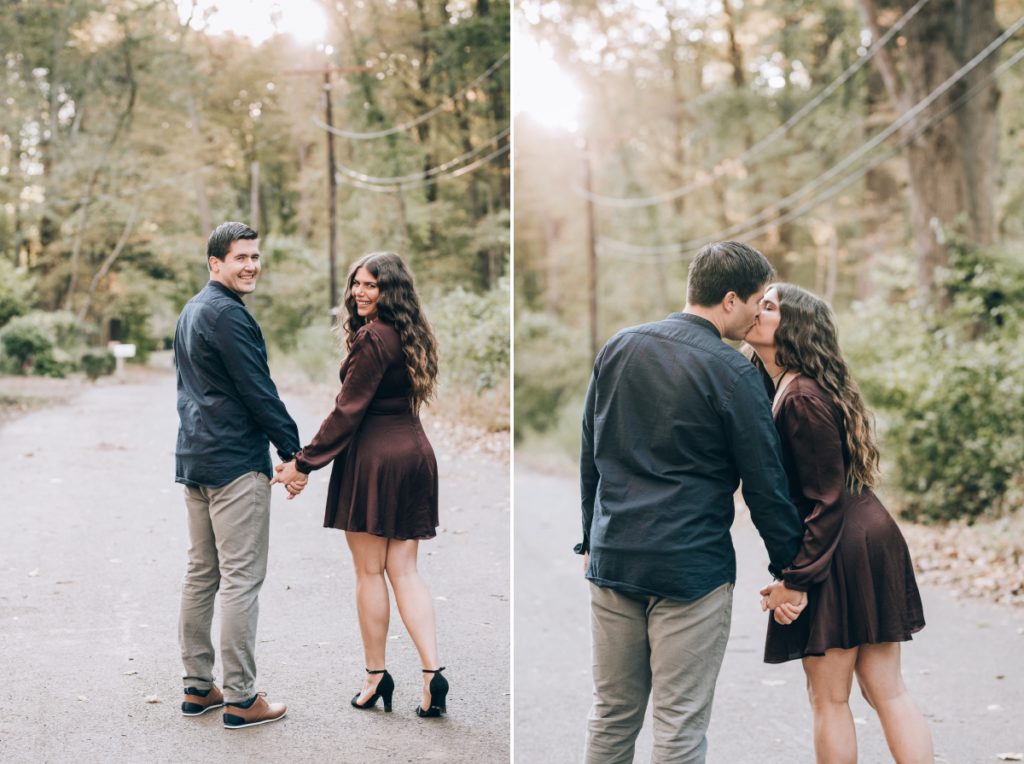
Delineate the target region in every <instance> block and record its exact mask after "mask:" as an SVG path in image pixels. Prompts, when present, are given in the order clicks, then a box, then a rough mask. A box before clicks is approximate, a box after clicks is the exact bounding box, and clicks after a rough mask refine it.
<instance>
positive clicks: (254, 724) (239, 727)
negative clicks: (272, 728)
mask: <svg viewBox="0 0 1024 764" xmlns="http://www.w3.org/2000/svg"><path fill="white" fill-rule="evenodd" d="M287 715H288V712H287V711H285V712H284V713H283V714H281V715H280V716H275V717H274V718H273V719H264V720H263V721H261V722H249V723H248V724H225V725H224V729H226V730H244V729H249V727H259V726H260V725H261V724H270V723H271V722H279V721H281V720H282V719H283V718H284V717H286V716H287Z"/></svg>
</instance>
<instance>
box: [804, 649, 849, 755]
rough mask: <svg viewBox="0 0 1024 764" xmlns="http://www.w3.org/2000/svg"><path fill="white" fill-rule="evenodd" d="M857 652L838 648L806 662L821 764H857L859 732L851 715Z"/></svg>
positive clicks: (805, 669) (805, 670) (810, 658)
mask: <svg viewBox="0 0 1024 764" xmlns="http://www.w3.org/2000/svg"><path fill="white" fill-rule="evenodd" d="M857 650H858V648H856V647H854V648H851V649H849V650H841V649H838V648H837V649H833V650H826V651H825V654H824V655H816V656H808V657H807V658H804V659H803V664H804V673H805V674H806V675H807V696H808V697H809V698H810V701H811V711H812V712H813V714H814V755H815V759H816V760H817V762H818V764H857V732H856V730H855V728H854V726H853V713H852V712H851V711H850V688H851V687H852V686H853V669H854V665H855V664H856V662H857Z"/></svg>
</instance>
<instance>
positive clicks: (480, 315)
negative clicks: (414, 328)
mask: <svg viewBox="0 0 1024 764" xmlns="http://www.w3.org/2000/svg"><path fill="white" fill-rule="evenodd" d="M217 5H218V3H216V2H197V1H194V0H179V1H178V2H174V1H173V0H113V1H112V2H97V1H95V0H46V1H45V2H36V1H31V2H29V1H26V0H13V1H12V0H8V1H6V2H3V3H0V61H2V64H3V71H2V72H0V83H2V85H0V100H2V108H0V371H2V372H3V373H5V374H8V375H23V374H24V375H48V376H57V377H59V376H65V375H68V374H76V373H77V372H78V371H82V372H85V373H87V374H88V375H89V376H97V375H100V374H103V373H105V372H109V371H111V370H112V369H113V366H114V361H113V358H112V356H111V355H110V352H109V350H107V349H106V346H107V345H108V344H109V343H111V342H120V343H131V344H134V345H135V346H136V350H137V355H136V357H135V358H134V359H133V361H135V362H142V363H144V362H145V361H146V360H147V357H148V356H149V355H150V354H151V353H152V352H154V351H161V350H162V351H165V352H166V350H167V349H168V348H169V347H170V341H171V338H172V337H173V334H174V323H175V320H176V317H177V314H178V312H179V311H180V309H181V307H182V305H183V304H184V303H185V302H186V301H187V300H188V299H189V298H190V297H191V296H192V295H193V294H195V293H196V292H197V291H198V290H199V289H200V288H201V287H202V286H203V284H205V282H206V281H207V278H208V273H207V268H206V262H205V260H206V258H205V242H206V237H207V235H208V234H209V231H210V230H212V228H213V227H214V226H216V225H217V224H218V223H220V222H222V221H224V220H241V221H244V222H248V223H250V224H251V225H252V226H253V227H255V228H257V229H258V230H259V232H260V235H261V250H262V254H263V275H262V277H261V284H260V286H259V288H258V290H257V292H256V293H255V294H254V295H253V296H252V297H251V298H250V299H249V300H248V301H247V304H248V306H249V308H250V310H251V311H252V312H253V313H254V315H255V316H256V318H257V319H258V321H259V322H260V324H261V326H262V328H263V332H264V335H265V337H266V338H267V340H268V344H269V346H270V353H271V361H272V365H273V366H274V367H275V375H277V374H278V369H284V370H285V372H284V373H285V375H286V376H287V374H288V373H291V372H294V373H295V374H296V375H297V376H296V379H306V380H312V381H318V382H324V383H326V384H328V385H332V386H333V385H336V379H337V378H336V371H337V367H338V360H339V357H340V355H341V351H340V349H339V342H338V339H337V338H336V337H335V336H334V335H333V334H332V331H331V325H332V308H333V307H334V304H337V303H338V302H339V301H340V300H341V297H342V295H343V293H344V284H345V275H346V272H347V269H348V265H349V263H351V262H352V261H353V260H355V259H356V258H357V257H359V256H361V255H362V254H364V253H366V252H370V251H379V250H393V251H396V252H399V253H400V254H402V255H403V257H405V258H406V260H407V262H408V263H409V264H410V267H411V269H412V271H413V274H414V276H415V277H416V279H417V287H418V289H419V291H420V293H421V297H422V299H423V300H424V302H425V307H426V310H427V315H428V316H429V317H430V319H431V320H432V323H433V324H434V328H435V331H436V332H437V334H438V336H439V341H440V344H441V350H442V375H443V376H442V393H441V401H440V403H441V408H442V410H443V411H448V412H450V413H452V414H453V415H455V416H461V415H463V414H465V415H468V417H469V418H470V419H472V420H473V421H474V422H475V423H476V424H479V425H483V426H485V427H487V428H490V429H496V430H502V429H506V428H507V427H508V403H509V381H510V380H509V315H508V312H509V311H508V305H509V299H510V295H509V281H508V270H509V268H508V264H509V244H510V235H509V226H510V215H509V206H510V191H509V156H508V150H509V133H510V130H509V119H510V104H509V44H510V9H509V4H508V3H507V2H500V1H499V2H495V1H494V0H472V1H469V0H467V1H466V2H443V1H441V2H438V1H436V0H380V2H361V1H357V2H345V3H342V2H336V3H335V2H322V3H316V2H313V0H304V1H303V2H293V3H287V4H286V3H281V4H278V5H277V7H276V8H274V9H271V12H270V14H268V15H269V18H267V19H264V20H263V21H264V27H265V29H264V33H263V34H262V35H259V34H257V35H252V34H250V35H248V36H243V35H241V34H237V33H232V32H225V31H218V25H220V26H223V21H224V19H223V18H221V17H220V16H219V15H218V9H217ZM219 5H221V6H230V5H236V6H237V5H238V4H237V3H235V4H232V3H226V2H224V3H220V4H219ZM242 5H244V4H242ZM257 5H259V4H258V3H257ZM264 5H269V4H266V3H264ZM311 6H312V8H311ZM302 8H304V9H305V13H306V17H305V18H304V19H303V18H299V19H296V18H295V13H296V12H297V11H299V10H301V9H302ZM235 13H236V18H237V8H236V9H235ZM256 13H257V9H256V7H255V6H254V7H253V9H251V10H250V11H249V15H250V16H253V15H255V14H256ZM250 20H252V19H250ZM271 22H272V23H271ZM325 98H327V99H329V101H330V115H328V112H327V103H325ZM328 123H330V124H331V125H332V126H333V129H329V128H328V126H327V125H328ZM329 133H330V135H329ZM329 143H330V144H331V145H330V146H329V145H328V144H329ZM329 153H332V154H333V157H329V156H328V155H329ZM331 162H333V163H334V165H335V167H336V171H335V180H336V183H335V187H334V188H332V187H331V184H330V183H329V180H330V178H329V172H328V167H329V165H330V163H331ZM332 208H333V210H334V213H335V216H336V266H335V269H336V275H335V279H336V282H337V283H336V285H335V287H334V294H335V295H336V297H335V299H334V301H333V303H332V299H331V294H332V287H331V265H330V261H329V260H330V258H329V254H328V253H329V252H330V250H331V244H332V242H331V239H332V234H331V227H332V216H331V212H330V211H331V209H332ZM5 403H6V404H7V405H19V404H21V403H23V401H19V400H18V399H17V396H15V397H14V398H10V397H8V399H7V400H6V401H5Z"/></svg>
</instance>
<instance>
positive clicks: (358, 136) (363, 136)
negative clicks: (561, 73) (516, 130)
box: [310, 53, 509, 141]
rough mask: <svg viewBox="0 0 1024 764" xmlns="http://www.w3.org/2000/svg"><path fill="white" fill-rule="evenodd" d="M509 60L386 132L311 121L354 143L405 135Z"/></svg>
mask: <svg viewBox="0 0 1024 764" xmlns="http://www.w3.org/2000/svg"><path fill="white" fill-rule="evenodd" d="M508 58H509V54H508V53H505V54H504V55H502V56H501V58H499V59H498V60H497V61H495V62H494V63H493V64H491V65H490V66H489V67H488V68H487V71H485V72H484V73H483V74H481V75H480V76H479V77H477V78H476V79H475V80H473V81H471V82H470V83H469V84H468V85H466V86H465V87H464V88H462V90H460V91H459V92H458V93H456V94H455V95H452V96H449V97H448V98H446V99H445V100H443V101H441V103H439V104H438V105H437V106H435V107H434V108H433V109H430V110H429V111H425V112H423V114H421V115H419V116H418V117H416V118H415V119H412V120H410V121H408V122H404V123H402V124H400V125H395V126H394V127H389V128H387V129H386V130H373V131H370V132H365V133H355V132H352V131H349V130H342V129H340V128H337V127H333V126H331V125H328V124H327V123H325V122H323V121H322V120H321V119H319V118H318V117H310V121H311V122H312V123H313V124H314V125H316V126H317V127H319V128H322V129H324V130H326V131H327V132H329V133H332V134H334V135H338V136H341V137H342V138H348V139H349V140H353V141H369V140H373V139H375V138H384V137H385V136H388V135H395V134H396V133H403V132H405V131H406V130H410V129H412V128H414V127H416V126H417V125H420V124H422V123H424V122H426V121H427V120H428V119H430V118H431V117H433V116H434V115H435V114H438V113H440V112H441V111H444V110H445V109H447V108H448V107H449V106H451V105H452V104H454V103H455V102H456V101H457V100H458V99H460V98H462V97H463V96H464V95H466V93H468V92H469V91H470V90H472V89H473V88H475V87H476V86H477V85H479V84H480V83H481V82H483V81H484V80H486V79H487V78H488V77H490V76H491V75H492V74H494V72H495V71H497V69H498V67H499V66H501V65H502V64H503V63H504V62H505V61H508Z"/></svg>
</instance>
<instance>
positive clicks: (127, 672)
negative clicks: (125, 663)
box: [124, 671, 139, 676]
mask: <svg viewBox="0 0 1024 764" xmlns="http://www.w3.org/2000/svg"><path fill="white" fill-rule="evenodd" d="M138 673H139V672H138V671H125V672H124V675H125V676H135V675H136V674H138Z"/></svg>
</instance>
